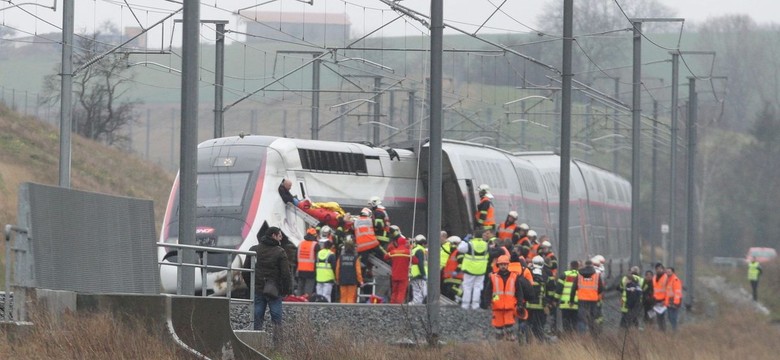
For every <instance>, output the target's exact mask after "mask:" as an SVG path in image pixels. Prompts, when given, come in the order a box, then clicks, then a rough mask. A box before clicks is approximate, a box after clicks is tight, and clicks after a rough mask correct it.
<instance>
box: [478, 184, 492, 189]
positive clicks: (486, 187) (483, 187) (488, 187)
mask: <svg viewBox="0 0 780 360" xmlns="http://www.w3.org/2000/svg"><path fill="white" fill-rule="evenodd" d="M477 190H479V191H490V186H488V184H482V185H480V186H479V187H478V188H477Z"/></svg>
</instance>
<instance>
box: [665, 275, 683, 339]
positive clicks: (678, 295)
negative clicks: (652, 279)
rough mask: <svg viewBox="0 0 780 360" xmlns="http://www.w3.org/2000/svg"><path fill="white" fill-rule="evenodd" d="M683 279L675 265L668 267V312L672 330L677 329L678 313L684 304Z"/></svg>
mask: <svg viewBox="0 0 780 360" xmlns="http://www.w3.org/2000/svg"><path fill="white" fill-rule="evenodd" d="M682 288H683V285H682V280H680V278H679V277H677V274H675V273H674V268H673V267H668V268H666V304H665V305H666V312H667V313H669V324H671V325H672V331H677V315H678V312H679V311H680V306H681V305H682V296H683V294H682Z"/></svg>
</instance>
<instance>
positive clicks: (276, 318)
mask: <svg viewBox="0 0 780 360" xmlns="http://www.w3.org/2000/svg"><path fill="white" fill-rule="evenodd" d="M283 236H284V235H283V234H282V230H281V229H279V228H278V227H275V226H272V227H270V228H268V230H267V231H266V232H265V235H263V236H262V237H261V238H260V241H259V244H258V245H257V248H256V249H257V250H256V251H257V262H256V263H255V277H256V278H255V323H254V329H255V330H262V329H263V321H264V316H265V309H266V308H269V310H270V313H271V323H272V324H273V327H274V330H273V340H274V345H275V346H276V345H278V342H279V340H281V330H282V329H281V325H282V298H283V297H285V296H287V295H289V294H291V293H292V287H293V286H292V273H291V272H290V261H289V260H288V259H287V253H286V251H285V249H284V248H282V237H283ZM268 281H274V282H276V286H277V288H278V290H279V294H278V296H269V295H263V289H264V287H265V284H266V282H268Z"/></svg>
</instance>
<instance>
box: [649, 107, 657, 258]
mask: <svg viewBox="0 0 780 360" xmlns="http://www.w3.org/2000/svg"><path fill="white" fill-rule="evenodd" d="M652 161H653V174H652V181H651V183H650V186H651V191H650V192H651V194H652V195H651V196H650V201H651V208H650V218H651V219H652V220H651V223H652V227H651V230H652V231H651V233H650V263H651V264H655V241H656V238H657V234H658V230H657V229H658V226H657V225H658V216H657V211H656V203H657V201H656V194H657V190H658V176H657V175H658V100H653V160H652Z"/></svg>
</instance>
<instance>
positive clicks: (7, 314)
mask: <svg viewBox="0 0 780 360" xmlns="http://www.w3.org/2000/svg"><path fill="white" fill-rule="evenodd" d="M14 232H15V233H17V234H21V235H25V236H26V235H28V232H29V230H28V229H27V228H22V227H18V226H15V225H10V224H8V225H5V289H4V291H5V293H4V298H3V318H2V320H1V321H2V322H10V321H12V320H11V309H12V307H13V306H14V303H13V302H12V301H11V300H12V299H11V295H13V294H12V292H11V274H12V273H13V271H12V268H11V266H12V265H11V264H12V263H14V258H15V256H14V257H12V256H11V251H14V255H15V253H16V252H17V251H20V249H16V248H13V247H12V245H11V234H12V233H14ZM16 300H17V301H16V305H15V306H18V307H19V308H20V309H19V310H20V311H18V314H20V315H21V316H17V317H18V318H17V319H16V320H17V321H24V320H25V319H23V318H22V317H24V314H25V313H26V312H25V311H24V301H18V300H19V299H16Z"/></svg>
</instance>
